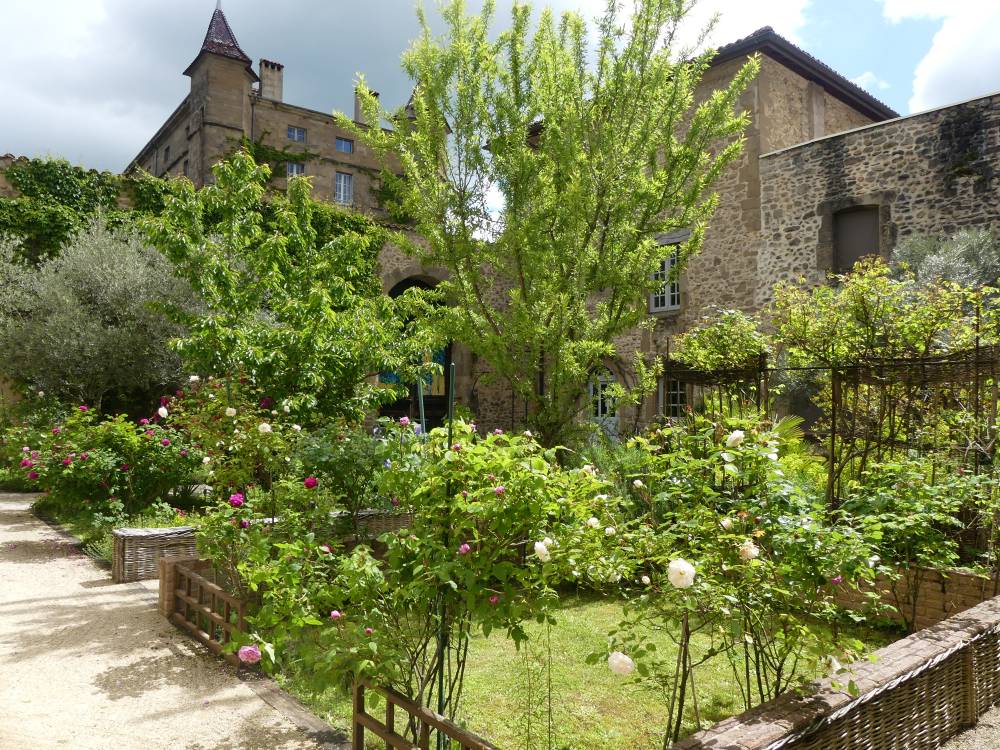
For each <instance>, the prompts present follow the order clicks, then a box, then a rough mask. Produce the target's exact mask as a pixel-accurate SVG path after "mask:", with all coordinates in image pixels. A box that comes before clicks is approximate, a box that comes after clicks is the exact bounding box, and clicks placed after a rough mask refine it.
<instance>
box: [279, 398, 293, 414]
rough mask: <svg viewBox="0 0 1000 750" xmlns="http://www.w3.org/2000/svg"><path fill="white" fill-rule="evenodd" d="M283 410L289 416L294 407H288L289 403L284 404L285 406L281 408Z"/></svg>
mask: <svg viewBox="0 0 1000 750" xmlns="http://www.w3.org/2000/svg"><path fill="white" fill-rule="evenodd" d="M281 410H282V411H283V412H285V414H288V413H289V412H291V410H292V407H291V406H289V405H288V402H287V401H286V402H285V403H284V405H283V406H282V407H281Z"/></svg>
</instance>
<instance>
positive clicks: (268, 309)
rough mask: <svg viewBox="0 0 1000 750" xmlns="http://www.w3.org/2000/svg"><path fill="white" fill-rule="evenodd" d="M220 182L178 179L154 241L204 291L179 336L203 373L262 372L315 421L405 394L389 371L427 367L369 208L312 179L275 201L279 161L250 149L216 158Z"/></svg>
mask: <svg viewBox="0 0 1000 750" xmlns="http://www.w3.org/2000/svg"><path fill="white" fill-rule="evenodd" d="M214 172H215V179H216V184H214V185H212V186H209V187H206V188H203V189H201V190H195V188H194V186H193V185H192V184H191V183H190V182H188V181H186V180H178V181H176V182H174V183H172V184H171V192H172V195H170V196H169V197H168V198H167V199H166V201H165V207H164V211H163V213H162V215H161V216H159V217H156V218H151V219H149V220H148V221H146V223H145V226H146V228H147V230H148V232H149V234H150V237H151V238H152V240H153V243H154V244H155V245H156V247H158V248H159V249H160V250H161V251H163V252H164V253H165V254H166V256H167V257H168V258H169V259H170V260H171V261H172V262H173V264H174V265H175V267H176V270H177V273H178V274H179V275H180V276H181V277H183V278H184V279H187V281H188V282H190V284H191V285H192V286H193V287H194V288H195V289H196V290H197V291H198V292H199V293H200V295H201V296H202V298H203V300H204V303H205V306H206V309H205V311H204V312H195V313H187V314H185V313H184V311H176V312H178V313H179V314H178V319H179V320H180V321H182V322H184V323H185V324H186V326H187V334H186V335H185V336H184V337H183V338H182V339H180V340H179V341H178V342H177V347H178V350H179V351H180V353H181V356H182V357H183V358H184V360H185V361H186V363H187V364H188V365H189V367H190V368H191V369H192V370H194V371H196V372H199V373H212V374H215V375H240V376H245V377H248V378H250V380H251V381H252V382H254V383H256V384H257V385H258V386H260V387H261V388H263V389H264V391H265V393H266V394H267V396H268V397H269V398H271V399H273V400H275V401H277V402H282V403H283V402H287V403H288V405H289V408H290V409H292V410H293V411H294V413H295V414H296V415H297V416H299V417H300V421H302V422H303V423H305V424H308V423H312V422H316V421H320V420H321V419H322V418H323V417H346V418H354V419H357V418H360V417H362V416H363V415H364V414H366V413H367V412H369V411H371V410H372V409H374V408H376V407H378V406H379V405H380V404H382V403H385V402H386V401H392V400H393V399H395V398H396V397H397V394H396V393H395V392H394V391H392V390H391V389H389V388H386V387H383V386H381V385H379V384H378V382H377V377H376V376H377V375H378V374H379V373H380V372H386V371H392V372H396V373H401V374H404V375H407V376H408V377H410V378H416V377H418V374H419V372H420V371H421V369H422V368H423V367H425V366H423V365H420V366H418V365H417V364H415V363H420V362H421V361H422V357H421V356H420V352H421V351H423V350H424V349H427V348H430V346H431V344H430V342H428V341H424V340H422V339H421V338H419V337H416V336H411V335H410V332H409V331H408V326H407V324H406V323H405V322H404V321H405V320H406V319H407V318H406V316H405V315H403V314H401V313H400V311H399V306H400V305H405V304H406V300H402V301H397V300H392V299H390V298H389V297H387V296H386V295H384V294H383V293H382V286H381V282H380V280H379V276H378V253H379V250H380V249H381V247H382V244H383V242H384V240H385V233H384V232H383V231H382V230H381V229H380V228H379V227H378V226H376V225H375V224H373V223H372V222H371V221H370V220H368V219H366V218H365V217H363V216H360V215H355V214H348V213H344V212H341V211H333V210H331V209H330V208H329V207H324V206H322V205H321V204H318V203H317V202H316V201H313V200H312V199H311V198H310V196H309V194H310V190H311V186H310V183H309V181H308V179H299V180H291V182H290V183H289V186H288V190H287V194H285V195H274V196H269V197H268V199H267V200H266V201H265V200H264V198H265V193H266V190H267V187H266V186H267V180H268V178H269V177H270V168H269V167H267V166H266V165H258V164H256V163H255V162H254V160H253V158H252V157H251V156H250V155H249V154H248V153H247V152H245V151H241V152H238V153H236V154H235V155H234V156H233V157H231V158H230V159H229V160H227V161H224V162H221V163H219V164H217V165H216V166H215V168H214Z"/></svg>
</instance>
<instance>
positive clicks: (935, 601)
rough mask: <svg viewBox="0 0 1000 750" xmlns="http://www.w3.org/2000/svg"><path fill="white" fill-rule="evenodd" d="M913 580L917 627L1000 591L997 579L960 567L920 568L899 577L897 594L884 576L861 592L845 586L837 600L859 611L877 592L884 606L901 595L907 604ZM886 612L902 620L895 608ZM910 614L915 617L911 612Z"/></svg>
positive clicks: (960, 610) (974, 604) (942, 618)
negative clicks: (909, 574)
mask: <svg viewBox="0 0 1000 750" xmlns="http://www.w3.org/2000/svg"><path fill="white" fill-rule="evenodd" d="M913 581H915V582H916V585H917V586H918V589H917V596H916V612H915V617H914V618H913V624H914V629H916V630H920V629H921V628H928V627H930V626H931V625H936V624H937V623H939V622H941V621H942V620H945V619H947V618H948V617H951V616H952V615H954V614H957V613H959V612H963V611H964V610H966V609H969V608H970V607H974V606H976V605H977V604H980V603H982V602H984V601H986V600H987V599H990V598H992V597H994V596H996V595H997V594H1000V591H998V590H997V587H996V585H995V583H994V581H993V580H992V579H991V578H987V577H986V576H979V575H972V574H970V573H963V572H960V571H957V570H949V571H943V572H942V571H940V570H933V569H930V568H926V569H921V570H920V571H919V573H918V574H916V575H912V576H910V577H903V578H901V579H899V580H898V581H897V582H896V586H895V588H896V593H895V595H894V594H893V592H892V582H891V581H890V580H889V579H887V578H886V577H884V576H879V578H878V580H877V581H876V582H875V585H874V586H868V587H864V588H863V589H862V590H861V591H850V590H847V589H845V590H844V592H843V594H842V595H841V596H839V597H838V598H837V600H838V602H839V603H840V604H841V605H842V606H844V607H847V608H849V609H856V610H859V611H860V610H863V609H865V608H866V607H869V606H870V605H871V600H870V599H869V598H868V597H867V596H866V595H867V594H869V593H870V592H872V591H878V592H880V593H881V600H882V602H883V603H884V604H885V605H887V606H889V607H895V606H896V596H898V597H899V601H900V603H901V606H904V605H903V603H904V602H907V601H908V600H909V593H910V582H913ZM883 614H885V615H889V616H891V617H893V618H894V619H896V620H902V618H901V617H900V616H899V614H898V612H895V611H894V610H893V611H887V612H885V613H883ZM907 614H908V616H913V613H911V612H908V613H907Z"/></svg>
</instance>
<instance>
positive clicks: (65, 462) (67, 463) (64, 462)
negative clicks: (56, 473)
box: [63, 458, 73, 466]
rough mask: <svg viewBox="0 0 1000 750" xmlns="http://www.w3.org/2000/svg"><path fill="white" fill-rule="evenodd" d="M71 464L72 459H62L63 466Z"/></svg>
mask: <svg viewBox="0 0 1000 750" xmlns="http://www.w3.org/2000/svg"><path fill="white" fill-rule="evenodd" d="M71 463H73V459H72V458H64V459H63V466H69V465H70V464H71Z"/></svg>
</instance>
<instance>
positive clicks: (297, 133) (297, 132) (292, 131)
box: [288, 125, 306, 143]
mask: <svg viewBox="0 0 1000 750" xmlns="http://www.w3.org/2000/svg"><path fill="white" fill-rule="evenodd" d="M288 140H290V141H297V142H298V143H305V142H306V129H305V128H300V127H298V126H296V125H289V126H288Z"/></svg>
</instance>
